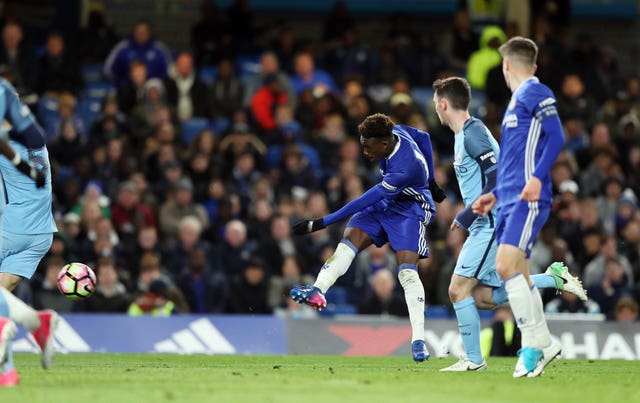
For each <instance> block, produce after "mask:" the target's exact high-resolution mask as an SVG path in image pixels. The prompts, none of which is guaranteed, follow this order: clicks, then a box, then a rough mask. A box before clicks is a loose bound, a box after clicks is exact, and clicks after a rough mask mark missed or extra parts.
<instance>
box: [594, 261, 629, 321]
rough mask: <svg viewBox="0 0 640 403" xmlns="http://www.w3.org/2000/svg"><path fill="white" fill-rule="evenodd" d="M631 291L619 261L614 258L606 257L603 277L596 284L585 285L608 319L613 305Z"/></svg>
mask: <svg viewBox="0 0 640 403" xmlns="http://www.w3.org/2000/svg"><path fill="white" fill-rule="evenodd" d="M631 293H632V289H631V287H629V285H628V282H627V275H626V274H625V272H624V269H623V268H622V265H621V264H620V262H619V261H618V260H616V259H607V262H606V264H605V268H604V277H603V278H602V282H601V283H600V284H598V285H594V286H591V287H587V295H589V298H592V299H593V300H594V301H595V302H597V303H598V305H600V309H601V310H602V313H604V314H605V315H606V316H607V318H608V319H613V318H614V315H615V306H616V303H617V302H618V300H619V299H620V298H622V297H623V296H625V295H630V294H631Z"/></svg>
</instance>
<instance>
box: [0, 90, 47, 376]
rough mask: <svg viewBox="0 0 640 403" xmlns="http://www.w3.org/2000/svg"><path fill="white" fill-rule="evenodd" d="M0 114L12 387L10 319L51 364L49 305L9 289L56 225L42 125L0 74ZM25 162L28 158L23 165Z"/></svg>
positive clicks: (3, 343) (5, 330)
mask: <svg viewBox="0 0 640 403" xmlns="http://www.w3.org/2000/svg"><path fill="white" fill-rule="evenodd" d="M0 116H2V118H3V119H4V121H5V122H7V123H8V124H9V125H10V126H11V129H10V131H9V132H8V133H7V132H6V131H5V132H3V134H2V135H3V136H7V137H5V138H4V139H0V142H5V143H6V142H7V141H8V142H9V144H10V146H11V147H10V148H11V149H13V150H15V153H14V155H13V157H11V156H10V154H7V153H6V152H3V155H4V156H5V157H0V174H1V179H2V180H1V181H0V186H1V187H2V189H1V191H0V196H1V197H0V205H1V206H2V209H1V212H2V218H1V236H2V240H1V242H2V243H1V244H0V386H14V385H17V384H18V383H19V377H18V373H17V371H16V370H15V368H14V366H13V358H12V354H11V348H10V342H11V339H12V338H13V337H14V336H15V333H16V330H17V329H16V324H15V322H18V323H20V324H22V325H23V326H25V327H26V328H27V329H28V330H29V331H31V333H32V335H33V337H34V339H35V341H36V343H37V344H38V346H39V347H40V349H41V350H42V366H43V367H44V368H48V367H49V366H50V365H51V359H52V356H53V353H54V340H53V335H54V333H55V329H56V326H57V323H58V315H57V314H56V313H55V312H53V311H51V310H44V311H36V310H34V309H33V308H31V307H29V306H28V305H26V304H25V303H24V302H23V301H21V300H20V299H19V298H17V297H16V296H15V295H13V294H12V293H11V291H12V290H13V289H14V288H15V287H16V286H17V285H18V283H19V282H20V280H21V279H22V278H27V279H29V278H31V276H33V273H34V272H35V270H36V268H37V266H38V264H39V263H40V259H42V257H43V256H44V255H45V254H46V253H47V251H48V250H49V248H50V246H51V242H52V240H53V233H54V232H56V231H57V227H56V224H55V221H54V219H53V214H52V211H51V201H52V194H51V170H50V168H49V154H48V151H47V148H46V146H45V143H44V135H43V132H42V129H41V128H40V126H39V125H38V124H37V122H36V121H35V118H34V117H33V115H32V114H31V112H30V110H29V108H28V107H27V106H26V105H24V104H23V103H22V102H20V99H19V97H18V94H17V93H16V91H15V89H14V88H13V87H12V86H11V84H10V83H9V82H8V81H6V80H4V79H1V78H0ZM4 147H6V144H5V145H3V146H2V148H4ZM5 151H6V150H5ZM9 152H10V150H9ZM7 156H8V158H6V157H7ZM9 158H11V159H9ZM25 161H29V163H27V164H26V165H25ZM34 180H35V184H34ZM14 321H15V322H14Z"/></svg>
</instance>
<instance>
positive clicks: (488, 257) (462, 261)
mask: <svg viewBox="0 0 640 403" xmlns="http://www.w3.org/2000/svg"><path fill="white" fill-rule="evenodd" d="M497 252H498V243H497V242H496V239H495V231H494V228H491V227H490V226H488V225H487V226H481V227H477V228H474V229H472V230H471V231H469V237H467V240H466V241H465V242H464V245H462V250H461V251H460V255H459V256H458V261H457V262H456V267H455V269H454V270H453V272H454V273H455V274H457V275H459V276H462V277H467V278H476V279H478V282H479V283H480V284H484V285H487V286H491V287H499V286H500V283H501V280H500V276H498V273H497V272H496V253H497Z"/></svg>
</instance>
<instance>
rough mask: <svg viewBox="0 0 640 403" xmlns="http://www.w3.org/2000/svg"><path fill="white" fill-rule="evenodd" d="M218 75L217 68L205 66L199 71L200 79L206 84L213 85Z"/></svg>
mask: <svg viewBox="0 0 640 403" xmlns="http://www.w3.org/2000/svg"><path fill="white" fill-rule="evenodd" d="M217 75H218V68H217V67H215V66H204V67H201V68H200V69H199V70H198V77H199V78H200V79H201V80H202V81H204V83H205V84H207V85H211V84H213V81H214V80H215V79H216V76H217Z"/></svg>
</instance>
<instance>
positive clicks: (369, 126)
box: [358, 113, 393, 138]
mask: <svg viewBox="0 0 640 403" xmlns="http://www.w3.org/2000/svg"><path fill="white" fill-rule="evenodd" d="M392 130H393V121H392V120H391V118H390V117H389V116H387V115H385V114H384V113H375V114H373V115H369V116H367V117H366V118H365V119H364V120H363V121H362V123H360V124H359V125H358V132H359V133H360V135H361V136H362V137H364V138H371V137H376V138H389V137H391V134H392Z"/></svg>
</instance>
